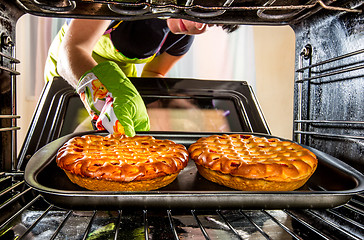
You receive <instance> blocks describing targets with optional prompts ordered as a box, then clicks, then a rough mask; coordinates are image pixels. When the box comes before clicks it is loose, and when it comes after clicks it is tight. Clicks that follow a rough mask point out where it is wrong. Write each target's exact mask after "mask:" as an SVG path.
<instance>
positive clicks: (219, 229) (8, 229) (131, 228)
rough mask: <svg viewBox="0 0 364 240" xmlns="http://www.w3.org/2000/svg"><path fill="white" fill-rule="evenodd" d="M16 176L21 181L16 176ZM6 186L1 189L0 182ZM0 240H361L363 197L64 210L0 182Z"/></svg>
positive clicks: (20, 185)
mask: <svg viewBox="0 0 364 240" xmlns="http://www.w3.org/2000/svg"><path fill="white" fill-rule="evenodd" d="M18 177H19V176H18ZM5 182H6V183H7V184H5V185H4V184H1V183H5ZM0 184H1V187H2V188H1V189H2V190H1V191H0V199H1V200H2V202H1V203H0V211H1V212H3V213H5V212H6V213H7V214H5V216H2V217H1V218H0V239H26V238H27V237H30V236H32V237H34V238H41V239H88V238H91V239H92V238H96V237H99V238H102V237H105V238H108V239H135V238H136V237H139V238H141V239H160V240H163V239H169V240H170V239H186V238H187V239H191V238H192V237H195V238H196V237H197V238H199V239H216V238H218V237H219V238H223V239H247V238H249V237H254V238H255V239H362V238H363V237H364V225H363V220H364V202H363V200H364V196H363V195H357V196H354V198H353V199H352V200H351V201H350V202H349V203H347V204H345V205H343V206H340V207H337V208H334V209H297V210H296V209H290V210H287V209H283V210H246V209H244V210H243V209H234V210H223V209H218V210H170V209H166V210H153V209H151V210H142V209H140V210H133V211H130V210H127V209H115V211H103V210H89V211H79V210H67V209H60V208H58V207H56V206H54V205H51V204H48V203H46V202H45V201H44V200H43V198H42V196H41V195H39V194H35V193H34V192H33V191H32V190H31V189H30V188H28V187H27V186H26V184H25V183H24V181H22V180H14V177H12V176H6V177H2V178H0Z"/></svg>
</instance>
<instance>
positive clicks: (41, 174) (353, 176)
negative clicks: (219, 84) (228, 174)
mask: <svg viewBox="0 0 364 240" xmlns="http://www.w3.org/2000/svg"><path fill="white" fill-rule="evenodd" d="M85 134H96V135H103V136H105V135H107V133H105V132H98V131H90V132H83V133H75V134H70V135H67V136H64V137H61V138H59V139H57V140H55V141H53V142H51V143H49V144H47V145H46V146H44V147H43V148H41V149H40V150H39V151H37V152H36V153H35V154H34V155H33V157H32V158H31V159H30V160H29V162H28V164H27V166H26V169H25V181H26V183H27V184H28V185H29V186H31V187H32V188H34V189H35V190H36V191H39V192H40V194H41V195H42V196H43V197H44V199H45V200H46V201H47V202H49V203H51V204H54V205H56V206H58V207H61V208H66V209H105V210H107V209H109V210H111V209H114V210H115V209H123V208H126V207H128V208H129V207H134V208H139V207H140V208H146V209H148V208H184V209H185V208H189V209H197V208H213V209H231V208H244V209H282V208H332V207H335V206H339V205H342V204H344V203H346V202H348V201H349V200H350V199H351V197H352V196H353V195H355V194H357V193H359V192H362V191H364V177H363V175H362V174H361V173H360V172H359V171H357V170H355V169H354V168H352V167H351V166H349V165H347V164H345V163H344V162H342V161H340V160H338V159H336V158H334V157H332V156H330V155H328V154H325V153H323V152H321V151H319V150H317V149H313V148H310V147H307V146H304V147H307V148H308V149H309V150H311V151H312V152H313V153H315V154H316V156H317V157H318V160H319V162H318V167H317V170H316V171H315V173H314V174H313V175H312V177H311V178H310V179H309V181H308V182H307V183H306V184H305V185H304V186H303V187H301V188H300V189H298V190H295V191H281V192H273V191H272V192H257V191H238V190H233V189H230V188H227V187H224V186H221V185H218V184H216V183H213V182H210V181H208V180H206V179H204V178H203V177H202V176H201V175H199V173H198V172H197V170H196V167H195V165H194V162H193V161H192V160H190V161H189V163H188V165H187V167H186V168H185V169H184V170H182V171H181V172H180V174H179V175H178V177H177V179H176V180H175V181H174V182H172V183H171V184H169V185H168V186H166V187H164V188H161V189H158V190H153V191H146V192H101V191H90V190H87V189H84V188H81V187H79V186H77V185H75V184H73V183H72V182H71V181H70V180H69V179H68V178H67V176H66V174H65V173H64V172H63V170H61V169H60V168H59V167H57V164H56V159H55V156H56V153H57V151H58V149H59V148H60V147H61V146H62V145H63V144H64V143H65V142H66V141H68V140H69V139H70V138H72V137H75V136H82V135H85ZM212 134H222V133H170V132H167V133H166V132H144V133H138V135H152V136H154V137H155V138H159V139H170V140H173V141H175V142H176V143H180V144H183V145H185V146H186V147H187V148H188V147H189V146H190V145H191V144H192V143H193V142H195V141H196V140H197V139H198V138H200V137H205V136H210V135H212ZM227 134H229V133H227ZM241 134H252V133H241ZM254 135H256V136H263V137H267V138H270V137H274V136H271V135H266V134H259V133H254Z"/></svg>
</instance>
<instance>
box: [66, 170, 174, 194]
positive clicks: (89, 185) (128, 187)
mask: <svg viewBox="0 0 364 240" xmlns="http://www.w3.org/2000/svg"><path fill="white" fill-rule="evenodd" d="M64 171H65V173H66V174H67V176H68V178H69V179H70V180H71V181H72V182H73V183H75V184H77V185H79V186H81V187H83V188H86V189H89V190H93V191H150V190H155V189H158V188H161V187H164V186H167V185H168V184H170V183H171V182H173V181H174V180H175V179H176V178H177V176H178V173H174V174H171V175H167V176H162V177H157V178H154V179H150V180H142V181H132V182H116V181H108V180H104V179H100V180H99V179H93V178H85V177H81V176H77V175H76V174H73V173H70V172H69V171H67V170H64Z"/></svg>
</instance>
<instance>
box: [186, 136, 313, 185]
mask: <svg viewBox="0 0 364 240" xmlns="http://www.w3.org/2000/svg"><path fill="white" fill-rule="evenodd" d="M188 151H189V154H190V157H191V159H192V160H194V161H195V164H196V166H197V168H198V171H199V173H200V174H201V175H202V176H203V177H205V178H206V179H208V180H210V181H213V182H216V183H219V184H221V185H225V186H227V187H230V188H234V189H238V190H247V191H291V190H295V189H297V188H299V187H301V186H302V185H304V184H305V183H306V181H307V180H308V179H309V178H310V177H311V175H312V174H313V172H314V171H315V169H316V167H317V158H316V156H315V155H314V154H313V153H312V152H311V151H309V150H308V149H306V148H304V147H302V146H300V145H298V144H296V143H294V142H290V141H281V140H279V139H277V138H265V137H258V136H253V135H244V134H231V135H226V134H224V135H213V136H209V137H204V138H200V139H199V140H198V141H197V142H195V143H193V144H192V145H191V146H190V147H189V149H188Z"/></svg>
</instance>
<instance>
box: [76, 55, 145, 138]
mask: <svg viewBox="0 0 364 240" xmlns="http://www.w3.org/2000/svg"><path fill="white" fill-rule="evenodd" d="M77 92H78V94H79V95H80V96H81V100H82V102H83V104H84V105H85V108H86V109H87V110H88V112H89V114H90V116H91V117H92V118H93V119H94V120H96V127H97V128H98V129H100V130H102V129H106V130H107V131H108V132H109V133H120V134H126V135H128V136H134V135H135V131H149V129H150V124H149V117H148V114H147V109H146V107H145V105H144V102H143V99H142V98H141V96H140V95H139V93H138V91H137V90H136V88H135V87H134V85H133V84H132V83H131V81H130V80H129V79H128V78H127V77H126V75H125V74H124V72H123V71H122V70H121V69H120V68H119V66H118V65H117V64H116V63H114V62H111V61H107V62H102V63H100V64H98V65H97V66H95V67H94V68H93V69H91V70H90V71H88V72H86V73H85V74H84V75H83V76H82V77H81V79H80V81H79V83H78V86H77Z"/></svg>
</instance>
